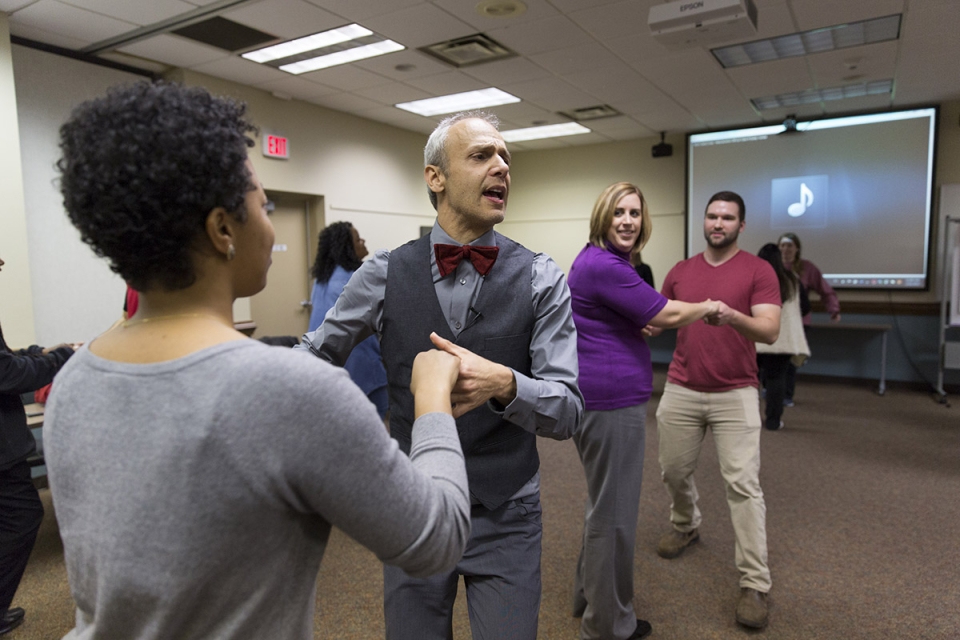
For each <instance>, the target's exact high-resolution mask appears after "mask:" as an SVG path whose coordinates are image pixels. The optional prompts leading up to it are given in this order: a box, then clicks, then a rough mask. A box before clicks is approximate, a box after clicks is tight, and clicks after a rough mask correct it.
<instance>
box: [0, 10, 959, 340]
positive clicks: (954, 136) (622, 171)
mask: <svg viewBox="0 0 960 640" xmlns="http://www.w3.org/2000/svg"><path fill="white" fill-rule="evenodd" d="M19 49H20V48H19V47H17V48H15V49H14V53H13V55H16V51H18V50H19ZM45 55H49V54H45ZM10 61H11V47H10V45H9V37H8V33H7V23H6V18H4V17H3V16H0V136H3V138H2V141H3V142H5V143H6V144H3V145H2V147H0V149H3V153H2V154H0V162H2V163H3V164H2V167H0V168H2V170H3V175H4V177H5V179H4V180H3V181H2V183H0V192H2V194H3V195H4V196H5V198H4V202H5V211H4V213H3V215H2V216H0V256H2V257H3V258H4V259H5V260H7V262H8V266H7V267H5V268H4V273H3V274H2V275H0V299H2V300H4V301H5V304H4V305H3V316H2V319H3V322H4V328H5V329H6V333H7V336H8V338H9V340H10V342H11V343H17V344H22V343H24V342H29V341H31V340H32V338H33V337H34V335H36V334H37V331H36V327H37V326H39V325H41V324H43V325H44V326H45V327H46V326H51V327H53V326H56V327H58V330H64V329H69V328H70V327H71V326H72V323H73V318H71V317H67V316H66V314H58V317H55V318H53V319H51V318H49V317H47V316H49V315H51V313H50V312H47V311H45V312H44V314H43V315H44V322H43V323H41V322H40V321H39V320H38V322H36V323H35V322H34V318H33V315H34V310H35V309H38V308H41V307H42V308H43V309H47V308H48V307H50V306H51V305H53V306H56V301H57V299H58V298H57V295H56V293H55V291H56V287H55V286H54V285H55V284H56V283H50V282H34V283H33V288H32V291H33V298H34V300H33V301H32V300H31V272H30V271H29V270H27V268H26V265H27V264H28V260H27V258H28V255H27V249H26V247H27V246H28V244H31V245H33V244H35V243H37V242H41V241H42V240H43V239H42V238H39V239H38V238H31V239H30V243H27V242H25V241H24V238H25V234H30V233H32V232H31V231H30V230H29V227H30V225H29V224H25V220H26V219H27V215H26V214H25V213H24V204H23V202H24V190H23V188H22V186H21V182H22V180H20V179H19V175H20V170H21V164H20V154H19V153H18V152H17V151H16V149H18V147H19V140H20V138H19V136H18V131H17V122H18V119H17V113H16V104H15V84H14V80H13V77H12V74H11V70H10V69H11V62H10ZM71 62H72V61H71ZM76 64H79V63H76ZM91 73H93V72H91ZM173 79H177V80H180V81H182V82H184V83H186V84H195V85H202V86H205V87H207V88H208V89H210V90H211V91H212V92H214V93H218V94H227V95H232V96H235V97H238V98H240V99H242V100H244V101H246V102H247V103H248V104H249V107H250V116H251V119H252V120H253V121H254V122H255V123H256V124H257V125H259V127H260V128H261V131H262V132H263V133H274V134H279V135H283V136H286V137H287V138H289V140H290V153H291V158H290V159H289V160H287V161H282V160H274V159H268V158H265V157H263V156H262V155H261V153H260V147H259V146H258V147H256V148H255V149H253V150H252V157H253V162H254V164H255V166H256V168H257V171H258V174H259V176H260V179H261V181H262V182H263V183H264V185H265V186H266V187H267V188H268V189H273V190H277V191H285V192H294V193H303V194H313V195H319V196H323V201H324V206H325V211H324V212H323V213H324V218H325V220H326V222H327V223H330V222H334V221H337V220H348V221H350V222H352V223H354V224H356V225H357V227H358V229H360V231H361V233H362V235H363V236H364V237H365V238H366V240H367V245H368V247H370V248H371V249H377V248H392V247H395V246H397V245H399V244H402V243H403V242H406V241H407V240H410V239H413V238H415V237H416V236H417V235H418V233H419V228H420V227H421V226H427V225H430V224H432V222H433V219H434V213H433V211H432V209H431V207H430V205H429V202H428V200H427V197H426V193H425V188H424V186H423V180H422V149H423V144H424V142H425V136H424V135H422V134H418V133H414V132H409V131H403V130H400V129H396V128H394V127H391V126H388V125H384V124H380V123H376V122H372V121H368V120H364V119H361V118H357V117H354V116H349V115H346V114H342V113H339V112H335V111H331V110H328V109H324V108H322V107H319V106H315V105H311V104H308V103H305V102H301V101H297V100H289V101H287V100H281V99H278V98H276V97H274V96H273V95H271V94H269V93H267V92H264V91H260V90H257V89H253V88H249V87H243V86H240V85H237V84H234V83H231V82H228V81H225V80H220V79H216V78H212V77H208V76H203V75H200V74H197V73H194V72H190V71H184V70H179V71H178V72H177V73H176V74H174V75H173ZM17 81H18V82H44V83H51V82H52V83H55V82H56V80H55V79H51V78H48V77H41V78H19V79H18V80H17ZM958 119H960V102H951V103H947V104H944V105H943V106H942V108H941V125H940V131H939V139H938V145H939V147H938V148H939V152H938V156H937V170H938V178H939V180H938V187H939V185H940V184H951V183H960V127H958ZM22 121H23V118H21V122H20V125H21V126H23V122H22ZM658 141H659V140H658V139H657V138H647V139H641V140H632V141H628V142H618V143H610V144H602V145H591V146H582V147H573V148H567V149H551V150H544V151H527V152H517V153H515V154H514V160H513V164H512V174H513V191H512V193H511V197H510V204H509V208H508V213H507V219H506V221H505V222H504V223H503V224H502V225H501V226H500V231H501V232H502V233H505V234H506V235H509V236H511V237H513V238H515V239H517V240H518V241H520V242H522V243H524V244H525V245H527V246H528V247H530V248H531V249H534V250H536V251H543V252H546V253H549V254H550V255H551V256H553V257H554V259H555V260H556V261H557V263H558V264H559V265H560V267H561V268H562V269H564V270H567V269H569V266H570V264H571V263H572V261H573V259H574V257H575V256H576V254H577V253H578V252H579V250H580V249H581V248H582V246H583V245H584V243H585V242H586V240H587V232H588V220H589V215H590V210H591V208H592V206H593V202H594V200H595V198H596V196H597V195H598V194H599V193H600V191H601V190H602V189H603V188H604V187H605V186H606V185H608V184H610V183H611V182H614V181H617V180H629V181H631V182H635V183H636V184H638V185H639V186H640V187H641V188H642V189H643V191H644V194H645V195H646V197H647V199H648V201H649V202H650V207H651V210H652V213H653V216H654V232H653V237H652V240H651V242H650V243H649V244H648V245H647V248H646V249H645V250H644V259H645V261H647V262H649V263H650V264H651V265H652V267H653V270H654V274H655V275H656V278H657V282H658V283H659V282H662V280H663V277H664V276H665V275H666V272H667V271H668V270H669V269H670V267H672V266H673V264H675V263H676V262H677V261H678V260H680V259H682V258H683V257H684V254H683V251H684V249H683V247H684V215H685V212H684V181H685V169H684V160H685V159H684V143H685V139H684V137H683V136H682V135H672V136H669V137H668V142H670V143H672V144H673V146H674V155H673V156H672V157H670V158H657V159H654V158H652V157H651V156H650V147H651V146H652V145H653V144H655V143H656V142H658ZM258 144H259V143H258ZM44 161H46V160H44ZM50 161H52V160H50ZM11 178H12V179H11ZM50 188H51V189H53V188H54V187H53V185H50ZM937 194H939V188H938V190H937ZM25 229H26V230H25ZM58 242H59V243H61V244H62V243H70V242H77V243H78V242H79V240H58ZM933 246H934V250H935V252H936V253H935V261H936V259H938V257H939V253H938V251H939V243H938V242H937V241H936V238H935V239H934V245H933ZM61 248H62V247H61ZM73 249H74V248H73V247H70V250H71V251H72V250H73ZM33 278H34V279H36V278H37V275H36V274H34V275H33ZM44 278H45V279H50V278H51V277H50V276H49V275H47V276H44ZM84 286H85V288H86V290H87V291H88V293H89V295H91V296H94V297H95V295H94V294H95V293H96V292H97V291H99V290H101V289H102V290H106V289H110V290H111V296H112V288H115V287H116V279H115V277H114V276H112V274H109V273H108V276H105V277H104V279H103V281H102V282H101V281H94V282H86V283H84ZM937 291H938V290H936V289H935V290H933V291H931V292H925V293H903V294H897V295H895V296H894V299H895V300H905V301H915V302H923V301H932V300H935V299H936V295H937V294H936V292H937ZM38 296H40V297H41V298H44V300H45V301H43V300H42V301H39V302H38V301H37V300H36V298H37V297H38ZM841 298H842V299H851V300H853V299H865V300H873V301H886V300H888V299H889V298H888V294H886V293H849V292H844V293H842V294H841ZM9 300H16V301H18V303H21V304H18V305H17V307H16V311H14V310H12V308H11V307H12V305H10V304H9V303H6V301H9ZM111 300H113V297H111ZM41 302H42V304H41ZM244 302H245V301H241V302H240V303H239V305H238V312H237V315H236V319H237V320H244V319H247V317H249V304H246V305H245V304H244ZM61 308H62V307H61ZM96 313H101V314H103V315H104V318H103V321H104V322H106V324H109V322H107V321H108V320H112V319H113V318H115V316H116V309H114V308H111V309H108V310H97V309H77V310H76V311H75V312H74V315H76V314H96ZM60 316H62V317H60ZM245 316H246V317H245ZM98 322H99V320H98ZM44 323H47V324H44ZM49 332H50V333H51V334H54V333H56V331H55V330H54V329H50V330H49ZM40 337H41V339H42V338H43V336H40ZM91 337H92V336H88V335H74V334H67V335H63V336H62V337H60V334H57V335H56V337H55V339H57V340H60V339H75V340H83V339H89V338H91Z"/></svg>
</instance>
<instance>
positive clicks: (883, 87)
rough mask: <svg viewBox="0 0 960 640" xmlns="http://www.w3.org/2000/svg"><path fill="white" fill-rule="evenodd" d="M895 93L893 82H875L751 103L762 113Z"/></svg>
mask: <svg viewBox="0 0 960 640" xmlns="http://www.w3.org/2000/svg"><path fill="white" fill-rule="evenodd" d="M891 91H893V80H874V81H872V82H860V83H857V84H848V85H844V86H842V87H830V88H828V89H807V90H806V91H797V92H794V93H781V94H779V95H775V96H766V97H763V98H754V99H753V100H751V101H750V102H752V103H753V106H755V107H756V108H757V109H760V110H761V111H764V110H767V109H779V108H780V107H796V106H799V105H804V104H813V103H817V102H827V101H830V100H845V99H847V98H861V97H863V96H876V95H884V94H886V95H890V92H891Z"/></svg>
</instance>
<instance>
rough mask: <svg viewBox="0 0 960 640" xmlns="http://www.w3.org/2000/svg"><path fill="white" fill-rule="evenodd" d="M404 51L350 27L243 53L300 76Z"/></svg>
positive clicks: (357, 27) (389, 42) (361, 28)
mask: <svg viewBox="0 0 960 640" xmlns="http://www.w3.org/2000/svg"><path fill="white" fill-rule="evenodd" d="M404 48H405V47H404V46H403V45H402V44H399V43H397V42H394V41H393V40H387V39H386V38H383V37H381V36H378V35H377V34H375V33H374V32H373V31H370V30H369V29H367V28H366V27H362V26H360V25H359V24H349V25H347V26H345V27H340V28H338V29H331V30H330V31H323V32H321V33H315V34H313V35H309V36H304V37H303V38H297V39H296V40H290V41H288V42H281V43H280V44H275V45H273V46H270V47H265V48H263V49H258V50H256V51H248V52H247V53H244V54H243V57H244V58H246V59H247V60H251V61H253V62H259V63H260V64H266V65H268V66H271V67H275V68H277V69H280V70H281V71H286V72H288V73H293V74H299V73H306V72H308V71H316V70H317V69H325V68H327V67H333V66H336V65H339V64H346V63H348V62H355V61H357V60H363V59H364V58H372V57H374V56H382V55H383V54H385V53H392V52H394V51H400V50H402V49H404Z"/></svg>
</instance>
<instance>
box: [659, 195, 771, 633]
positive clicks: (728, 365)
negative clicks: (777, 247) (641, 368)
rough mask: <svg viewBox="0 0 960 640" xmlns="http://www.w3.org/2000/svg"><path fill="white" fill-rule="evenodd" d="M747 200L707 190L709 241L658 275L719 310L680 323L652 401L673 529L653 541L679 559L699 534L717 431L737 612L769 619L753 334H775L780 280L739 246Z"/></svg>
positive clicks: (746, 621)
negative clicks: (703, 480)
mask: <svg viewBox="0 0 960 640" xmlns="http://www.w3.org/2000/svg"><path fill="white" fill-rule="evenodd" d="M745 214H746V210H745V207H744V204H743V199H742V198H741V197H740V196H739V195H737V194H736V193H733V192H731V191H721V192H720V193H717V194H715V195H714V196H713V197H711V198H710V201H709V202H708V203H707V210H706V215H705V216H704V219H703V235H704V237H705V238H706V240H707V248H706V250H705V251H704V252H703V253H701V254H698V255H696V256H694V257H692V258H689V259H687V260H684V261H682V262H680V263H678V264H677V265H676V266H674V267H673V269H671V270H670V273H668V274H667V278H666V280H665V281H664V283H663V289H662V291H661V292H662V293H663V295H664V296H666V297H667V298H669V299H672V300H683V301H686V302H695V301H698V300H706V299H711V300H720V301H722V302H721V303H720V310H719V312H718V313H717V314H716V315H714V316H709V317H707V318H704V322H703V323H694V324H691V325H689V326H686V327H684V328H682V329H680V330H679V333H678V335H677V347H676V350H675V351H674V353H673V361H672V362H671V363H670V369H669V371H668V373H667V384H666V388H665V389H664V392H663V397H662V399H661V400H660V406H659V408H658V409H657V422H658V430H659V434H660V467H661V469H662V470H663V484H664V486H665V487H666V489H667V493H668V494H670V499H671V501H672V504H671V506H670V521H671V522H672V523H673V528H672V529H671V531H670V532H669V533H667V534H665V535H664V536H663V537H662V538H661V539H660V544H659V546H658V548H657V553H659V554H660V555H661V556H662V557H664V558H675V557H677V556H679V555H680V554H681V553H682V552H683V550H684V549H685V548H686V547H688V546H689V545H691V544H693V543H694V542H696V541H697V539H698V538H699V533H698V531H697V528H698V527H699V526H700V520H701V516H700V510H699V509H698V508H697V489H696V486H695V485H694V482H693V472H694V469H696V467H697V458H698V456H699V455H700V446H701V444H702V443H703V438H704V435H705V434H706V430H707V428H710V429H711V430H712V432H713V439H714V441H715V442H716V445H717V456H718V457H719V459H720V471H721V474H722V475H723V481H724V483H725V485H726V493H727V503H728V504H729V506H730V518H731V520H732V521H733V530H734V533H735V535H736V540H737V544H736V563H737V568H738V569H739V570H740V599H739V601H738V602H737V610H736V619H737V622H739V623H740V624H742V625H744V626H747V627H754V628H762V627H764V626H766V624H767V618H768V616H767V592H769V591H770V570H769V568H768V567H767V534H766V506H765V505H764V502H763V491H761V489H760V478H759V474H760V425H761V420H760V401H759V398H758V395H757V357H756V350H755V347H754V342H765V343H768V344H770V343H773V342H774V341H775V340H776V339H777V336H778V334H779V333H780V286H779V284H778V282H777V276H776V274H775V273H774V271H773V269H772V268H771V267H770V265H769V263H767V262H766V261H764V260H761V259H760V258H758V257H756V256H754V255H752V254H749V253H747V252H744V251H740V249H739V248H738V247H737V237H738V236H739V234H740V232H742V231H743V228H744V224H745V222H744V218H745Z"/></svg>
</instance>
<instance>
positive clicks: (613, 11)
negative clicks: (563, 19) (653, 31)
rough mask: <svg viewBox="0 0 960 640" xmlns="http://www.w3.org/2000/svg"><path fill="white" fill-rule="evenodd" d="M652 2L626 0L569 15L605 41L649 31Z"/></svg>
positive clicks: (597, 37) (600, 39)
mask: <svg viewBox="0 0 960 640" xmlns="http://www.w3.org/2000/svg"><path fill="white" fill-rule="evenodd" d="M650 4H651V3H650V2H641V1H640V0H626V1H625V2H616V3H613V4H605V5H601V6H599V7H594V8H591V9H586V10H583V11H575V12H573V13H571V14H570V16H569V17H570V19H572V20H573V21H574V22H576V23H577V24H578V25H580V26H581V27H583V28H584V29H586V31H587V32H588V33H590V34H591V35H592V36H593V37H594V38H596V39H597V40H599V41H601V42H603V41H606V40H610V39H613V38H620V37H623V36H630V35H635V34H638V33H649V28H648V27H647V13H649V10H650V6H649V5H650Z"/></svg>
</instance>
